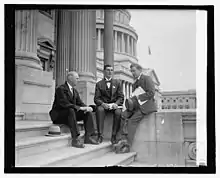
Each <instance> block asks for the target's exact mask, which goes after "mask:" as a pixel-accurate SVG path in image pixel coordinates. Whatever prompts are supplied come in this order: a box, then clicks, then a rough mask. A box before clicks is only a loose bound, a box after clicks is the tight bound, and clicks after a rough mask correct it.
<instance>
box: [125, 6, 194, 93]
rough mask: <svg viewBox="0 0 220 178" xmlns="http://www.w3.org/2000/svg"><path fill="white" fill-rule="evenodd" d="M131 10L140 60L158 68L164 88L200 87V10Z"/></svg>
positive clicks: (147, 65) (157, 71)
mask: <svg viewBox="0 0 220 178" xmlns="http://www.w3.org/2000/svg"><path fill="white" fill-rule="evenodd" d="M129 12H130V13H131V21H130V25H131V26H132V27H133V28H134V29H135V30H136V33H137V34H138V41H137V57H138V59H139V63H140V64H141V65H142V66H143V67H144V68H152V69H154V70H155V72H156V74H157V77H158V79H159V81H160V83H161V84H160V88H161V90H162V91H174V90H189V89H196V11H194V10H191V11H189V10H129ZM148 46H149V47H150V50H151V55H149V54H148Z"/></svg>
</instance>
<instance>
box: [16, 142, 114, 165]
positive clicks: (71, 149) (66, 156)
mask: <svg viewBox="0 0 220 178" xmlns="http://www.w3.org/2000/svg"><path fill="white" fill-rule="evenodd" d="M85 145H87V144H85ZM109 146H111V143H110V142H105V143H102V144H101V145H97V146H94V147H93V148H91V149H86V147H85V148H74V147H68V148H62V149H60V150H59V153H60V155H59V156H57V157H56V156H54V155H57V150H52V151H49V152H50V153H48V152H46V153H42V154H41V155H33V156H29V157H26V158H25V160H26V162H29V160H36V159H37V158H38V157H43V158H47V161H45V160H41V159H39V161H38V162H36V161H35V163H33V164H31V163H30V162H29V163H26V164H23V165H22V163H20V164H17V165H16V167H44V166H47V165H49V164H53V163H56V162H59V161H62V160H66V159H73V158H77V157H79V156H83V155H86V154H87V153H89V152H94V151H96V150H99V149H105V148H107V147H109ZM66 150H68V153H70V154H66V153H65V154H64V155H63V156H62V153H63V151H66ZM74 150H75V152H74ZM76 150H79V152H76ZM48 155H50V156H48ZM48 158H49V159H48Z"/></svg>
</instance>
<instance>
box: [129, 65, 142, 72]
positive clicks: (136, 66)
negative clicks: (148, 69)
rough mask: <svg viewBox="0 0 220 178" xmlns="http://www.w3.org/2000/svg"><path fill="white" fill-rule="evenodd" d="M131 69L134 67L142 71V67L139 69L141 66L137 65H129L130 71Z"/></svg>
mask: <svg viewBox="0 0 220 178" xmlns="http://www.w3.org/2000/svg"><path fill="white" fill-rule="evenodd" d="M132 67H135V68H136V69H138V70H140V71H142V67H141V65H139V64H131V65H130V69H131V68H132Z"/></svg>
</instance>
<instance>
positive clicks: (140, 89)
mask: <svg viewBox="0 0 220 178" xmlns="http://www.w3.org/2000/svg"><path fill="white" fill-rule="evenodd" d="M143 93H146V92H145V91H144V89H143V88H142V87H140V86H139V87H138V88H136V89H135V90H134V92H133V93H132V94H131V97H133V96H137V97H138V96H139V95H141V94H143ZM147 101H148V100H145V101H141V100H140V99H138V103H139V104H140V105H143V104H144V103H146V102H147Z"/></svg>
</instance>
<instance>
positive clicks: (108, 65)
mask: <svg viewBox="0 0 220 178" xmlns="http://www.w3.org/2000/svg"><path fill="white" fill-rule="evenodd" d="M107 67H112V66H111V65H110V64H106V65H104V70H105V69H106V68H107Z"/></svg>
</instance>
